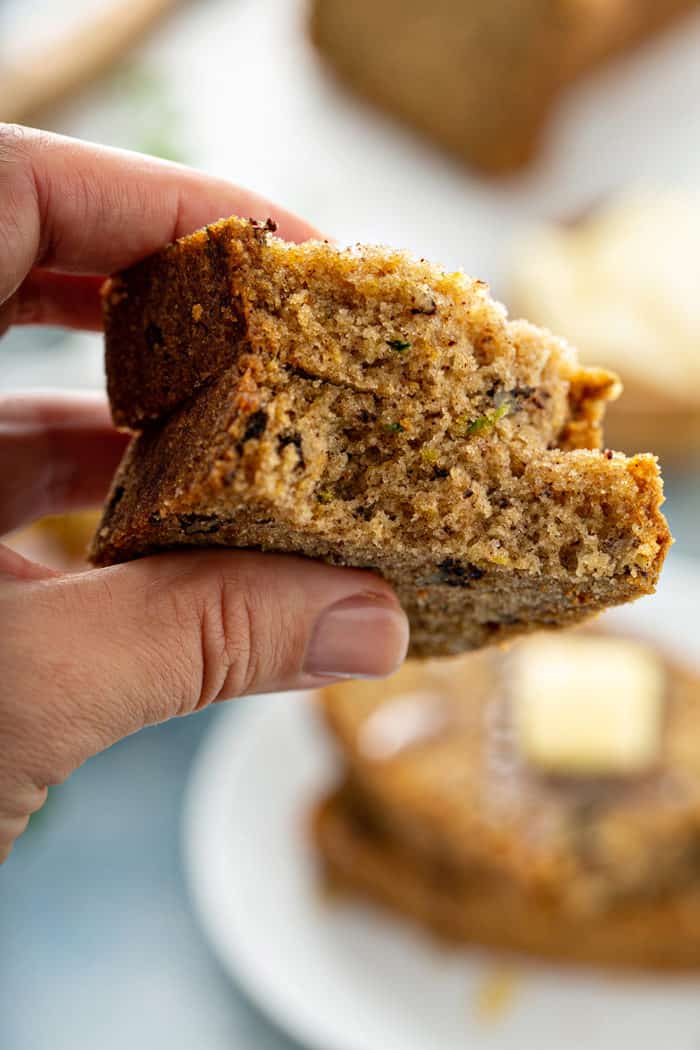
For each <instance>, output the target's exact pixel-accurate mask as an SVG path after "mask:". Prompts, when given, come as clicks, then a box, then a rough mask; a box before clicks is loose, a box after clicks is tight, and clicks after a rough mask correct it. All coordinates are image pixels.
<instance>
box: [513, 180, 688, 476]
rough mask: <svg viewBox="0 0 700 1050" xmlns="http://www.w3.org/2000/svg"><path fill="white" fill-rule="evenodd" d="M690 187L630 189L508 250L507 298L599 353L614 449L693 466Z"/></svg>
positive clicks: (595, 356) (582, 348)
mask: <svg viewBox="0 0 700 1050" xmlns="http://www.w3.org/2000/svg"><path fill="white" fill-rule="evenodd" d="M698 244H700V193H692V192H689V191H687V192H683V191H675V192H674V191H670V190H669V191H666V192H661V191H656V192H653V191H651V190H642V189H637V190H630V191H628V192H627V193H622V194H619V195H618V196H616V197H614V198H612V199H610V200H608V201H606V202H604V203H602V204H600V205H599V206H597V207H595V208H593V209H592V210H590V211H588V212H587V213H586V214H585V215H584V216H583V217H582V218H580V219H579V220H577V221H575V222H572V223H562V224H550V225H545V226H543V227H541V228H539V229H535V230H534V231H533V232H532V233H530V234H529V235H527V236H525V237H523V238H522V239H521V240H520V241H519V243H517V244H516V246H515V247H514V250H513V262H512V270H511V275H510V281H509V306H510V307H511V309H512V311H513V312H514V313H515V314H516V315H518V314H522V315H523V316H526V317H528V318H531V319H532V320H533V321H535V322H536V323H537V324H541V325H544V326H545V327H547V328H551V329H553V330H554V331H557V332H561V333H562V334H563V335H565V336H566V338H567V339H570V340H571V341H572V342H573V343H574V345H575V346H576V348H577V349H578V351H579V355H580V357H581V359H582V360H583V361H584V362H585V363H586V364H588V365H594V364H595V363H596V362H598V361H604V362H605V364H606V366H608V367H610V368H613V369H615V371H616V372H617V373H618V374H619V375H620V377H621V379H622V382H623V386H624V396H623V397H622V398H621V399H620V400H619V401H618V402H617V403H616V404H615V405H614V406H612V409H611V411H610V412H609V414H608V415H607V417H606V424H605V438H606V441H607V442H608V444H609V445H610V446H611V447H612V448H621V449H623V450H626V451H629V450H631V449H635V450H637V449H643V450H644V451H649V452H654V453H656V454H657V455H659V456H660V457H661V459H662V461H663V462H664V463H667V464H669V465H673V466H683V465H686V466H691V465H693V463H695V464H697V463H698V462H700V266H699V265H698Z"/></svg>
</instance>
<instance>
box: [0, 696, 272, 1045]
mask: <svg viewBox="0 0 700 1050" xmlns="http://www.w3.org/2000/svg"><path fill="white" fill-rule="evenodd" d="M216 716H217V712H215V711H212V712H207V713H205V714H203V715H198V716H195V717H193V718H190V719H187V720H186V721H181V722H178V723H171V724H169V725H164V726H158V727H156V728H153V729H149V730H146V731H145V732H143V733H140V734H138V735H137V736H134V737H132V738H130V739H129V740H126V741H123V742H122V743H120V744H118V745H117V746H115V747H113V748H112V749H111V750H110V751H108V752H106V753H105V754H103V755H100V756H98V757H97V758H95V759H93V760H92V761H91V762H88V763H87V764H86V765H85V766H84V767H83V768H82V769H81V770H80V771H79V772H78V773H76V774H75V775H74V776H73V777H72V778H71V779H70V780H69V781H68V782H67V783H66V784H65V785H64V786H62V787H61V788H58V789H55V792H54V796H53V798H52V800H51V803H50V806H49V809H48V810H47V812H46V813H45V815H42V817H41V818H40V820H39V821H38V822H37V825H36V827H35V828H33V829H31V830H30V831H29V832H28V833H27V835H26V836H25V837H24V838H23V839H22V840H20V842H19V843H18V845H17V846H16V848H15V851H14V853H13V855H12V857H11V859H10V860H9V861H8V863H7V865H6V866H5V867H4V868H3V869H2V870H0V938H1V943H2V967H1V974H2V976H1V978H0V1046H2V1048H3V1050H10V1048H11V1050H83V1048H85V1050H88V1048H90V1050H96V1048H99V1050H125V1048H127V1047H128V1048H129V1050H137V1048H142V1047H143V1048H148V1050H160V1048H163V1050H166V1048H167V1050H194V1048H197V1050H199V1048H206V1050H224V1048H227V1050H229V1048H231V1047H236V1048H240V1050H244V1048H245V1050H247V1048H251V1050H252V1048H255V1050H289V1048H290V1047H291V1046H292V1044H291V1043H290V1042H289V1041H288V1040H287V1039H286V1038H285V1037H283V1036H281V1035H279V1034H278V1033H277V1032H276V1031H274V1030H273V1029H272V1028H271V1027H270V1026H269V1025H268V1024H267V1022H265V1021H264V1020H263V1019H262V1018H260V1016H259V1015H258V1014H257V1012H255V1011H254V1010H253V1008H252V1007H250V1006H248V1005H247V1003H246V1002H245V1001H244V999H243V997H242V996H241V994H240V993H239V992H238V991H237V990H236V989H235V988H234V987H233V986H232V985H231V983H230V982H229V981H228V979H227V978H226V977H225V976H224V974H223V973H222V971H221V970H220V968H219V966H218V964H217V962H216V961H215V959H214V958H213V957H212V955H211V953H210V951H209V949H208V947H207V945H206V943H205V942H204V941H203V939H202V936H201V934H200V932H199V929H198V928H197V926H196V924H195V920H194V917H193V915H192V912H191V909H190V906H189V902H188V900H187V895H186V891H185V886H184V883H183V875H182V866H181V860H180V808H181V800H182V791H183V786H184V784H185V781H186V777H187V772H188V769H189V766H190V762H191V760H192V756H193V754H194V752H195V750H196V748H197V744H198V742H199V740H200V738H201V736H202V733H203V732H204V731H205V729H206V728H207V726H209V725H211V724H212V721H213V720H214V719H215V718H216Z"/></svg>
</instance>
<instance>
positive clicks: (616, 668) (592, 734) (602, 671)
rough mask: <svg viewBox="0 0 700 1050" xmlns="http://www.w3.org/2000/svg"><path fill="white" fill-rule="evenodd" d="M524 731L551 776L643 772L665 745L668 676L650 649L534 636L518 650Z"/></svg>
mask: <svg viewBox="0 0 700 1050" xmlns="http://www.w3.org/2000/svg"><path fill="white" fill-rule="evenodd" d="M513 658H514V675H513V686H512V689H513V693H512V696H513V705H514V712H513V713H514V722H515V729H516V736H517V740H518V743H519V747H520V750H521V752H522V753H523V755H524V756H525V758H526V759H527V760H528V762H530V763H531V764H532V765H533V766H535V767H536V768H538V769H539V770H541V771H542V772H545V773H552V774H559V775H570V776H585V775H589V776H592V775H599V776H605V775H608V776H610V775H624V774H632V773H639V772H642V771H644V770H646V769H649V768H650V767H651V766H653V765H654V763H655V762H656V760H657V759H658V756H659V751H660V747H661V720H662V713H663V702H664V691H665V676H664V669H663V665H662V663H661V661H660V660H659V658H658V657H656V656H655V655H654V653H653V652H651V651H650V650H649V649H647V648H646V647H645V646H643V645H641V644H638V643H636V642H632V641H628V640H626V639H620V638H612V637H610V638H603V637H584V636H579V637H566V638H564V637H562V638H559V637H557V636H552V637H546V636H543V637H541V638H533V639H530V640H528V641H526V642H524V643H522V645H521V646H520V647H519V648H518V649H516V650H515V651H514V652H513Z"/></svg>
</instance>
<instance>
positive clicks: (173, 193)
mask: <svg viewBox="0 0 700 1050" xmlns="http://www.w3.org/2000/svg"><path fill="white" fill-rule="evenodd" d="M228 215H241V216H243V217H248V216H253V217H255V218H267V217H268V216H269V217H270V218H272V219H274V220H275V221H276V222H277V225H278V228H279V232H280V236H282V237H284V238H286V239H287V240H292V241H301V240H306V239H307V238H309V237H318V236H319V234H318V232H317V231H316V230H314V229H313V227H311V226H309V225H308V224H307V223H305V222H304V221H303V220H301V219H299V218H297V217H296V216H294V215H292V214H291V213H290V212H288V211H286V210H285V209H283V208H279V207H277V206H276V205H274V204H271V203H270V202H269V201H266V200H265V199H264V198H262V197H259V196H258V195H257V194H255V193H252V192H250V191H249V190H244V189H241V188H240V187H238V186H235V185H233V184H232V183H230V182H227V181H226V180H225V179H219V178H214V177H212V176H210V175H205V174H203V173H201V172H198V171H194V170H192V169H190V168H186V167H183V166H182V165H179V164H172V163H170V162H167V161H160V160H157V159H155V158H153V157H146V156H143V155H142V154H139V153H129V152H127V151H125V150H116V149H109V148H107V147H103V146H95V145H92V144H90V143H86V142H79V141H77V140H74V139H69V138H64V137H63V136H60V135H53V134H48V133H46V132H41V131H37V130H34V129H32V128H22V127H18V126H15V125H8V124H0V304H1V303H2V302H4V301H5V300H7V299H8V298H9V297H10V295H12V294H13V293H14V292H15V291H16V290H17V289H18V288H19V286H20V285H21V283H22V281H23V280H24V278H25V277H26V276H27V274H28V273H29V272H30V270H31V269H32V268H34V267H41V268H47V269H54V270H59V271H61V272H63V273H73V274H98V275H101V274H107V273H111V272H113V271H115V270H120V269H123V268H124V267H125V266H129V265H130V264H131V263H133V262H136V261H137V260H138V259H140V258H142V257H143V256H145V255H149V254H150V253H151V252H153V251H156V250H157V249H158V248H161V247H162V246H163V245H164V244H166V243H167V242H168V241H172V240H175V239H176V238H177V237H181V236H183V235H184V234H185V233H190V232H192V230H195V229H197V228H199V227H200V226H204V225H206V224H207V223H209V222H213V221H214V220H215V219H218V218H223V217H225V216H228Z"/></svg>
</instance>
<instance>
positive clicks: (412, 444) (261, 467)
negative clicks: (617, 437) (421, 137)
mask: <svg viewBox="0 0 700 1050" xmlns="http://www.w3.org/2000/svg"><path fill="white" fill-rule="evenodd" d="M104 300H105V333H106V349H107V383H108V390H109V395H110V401H111V405H112V411H113V414H114V416H115V420H116V422H117V423H119V424H121V425H124V424H126V425H128V426H131V427H134V428H136V429H141V428H142V433H140V434H139V435H138V436H137V437H136V439H135V440H134V442H133V443H132V445H131V447H130V448H129V450H128V451H127V454H126V457H125V459H124V461H123V464H122V466H121V468H120V470H119V473H118V475H117V477H116V479H115V482H114V485H113V488H112V493H111V496H110V499H109V501H108V504H107V507H106V510H105V516H104V520H103V522H102V524H101V526H100V528H99V530H98V532H97V535H96V537H95V543H94V546H93V549H92V557H93V559H94V561H95V562H96V563H97V564H101V565H106V564H111V563H113V562H116V561H124V560H127V559H129V558H134V557H138V556H140V555H143V554H147V553H149V552H151V551H155V550H162V549H167V548H171V547H177V546H184V545H201V546H212V545H223V546H228V547H248V548H254V549H262V550H270V551H280V552H287V553H298V554H303V555H306V556H308V557H313V558H319V559H322V560H325V561H328V562H331V563H332V564H336V565H352V566H359V567H363V568H370V569H374V570H376V571H377V572H379V573H381V574H382V575H383V576H384V577H385V578H386V579H387V580H388V581H389V582H390V583H391V584H392V585H393V586H394V587H395V588H396V590H397V593H398V596H399V599H400V600H401V603H402V605H403V606H404V608H405V609H406V611H407V614H408V616H409V619H410V621H411V652H412V653H413V654H414V655H436V654H440V653H454V652H461V651H463V650H465V649H472V648H478V647H479V646H482V645H486V644H490V643H494V642H499V641H502V640H504V639H506V638H508V637H511V636H513V635H516V634H522V633H524V632H527V631H531V630H533V629H536V628H537V627H541V626H547V625H548V626H553V627H556V626H566V625H569V624H571V623H576V622H579V621H580V620H582V619H586V618H587V617H589V616H591V615H592V614H594V613H595V612H598V611H600V610H601V609H602V608H605V607H606V606H608V605H612V604H619V603H621V602H624V601H629V600H632V599H634V598H636V597H639V596H640V595H642V594H646V593H649V592H651V591H653V590H654V587H655V585H656V581H657V579H658V575H659V572H660V571H661V566H662V563H663V559H664V556H665V553H666V550H667V548H668V546H669V542H670V534H669V532H668V528H667V525H666V522H665V520H664V518H663V515H662V514H661V511H660V505H661V503H662V500H663V496H662V486H661V479H660V477H659V473H658V465H657V463H656V461H655V460H654V459H653V457H649V456H647V457H644V456H642V457H632V458H630V459H627V458H626V457H624V456H622V455H619V454H613V453H607V454H605V453H602V452H601V451H600V436H601V434H600V421H601V417H602V413H603V411H604V407H605V403H606V401H607V400H608V399H610V398H611V397H614V396H615V395H616V393H617V388H618V384H617V381H616V378H615V377H614V376H613V375H611V374H610V373H607V372H604V371H602V370H601V369H595V370H583V371H582V370H581V369H580V368H579V367H578V364H577V360H576V355H575V352H574V351H573V350H572V349H571V348H570V347H569V346H567V345H566V344H564V343H563V342H561V341H560V340H557V339H555V338H554V337H553V336H551V335H549V333H547V334H543V333H542V332H540V331H539V330H538V329H536V328H535V327H534V326H532V325H529V324H527V323H525V322H518V323H517V324H512V323H511V322H509V321H508V319H507V317H506V314H505V311H504V310H503V308H502V307H501V306H500V305H499V304H497V303H495V302H494V301H493V300H492V299H491V298H490V297H489V295H488V290H487V289H486V287H485V285H484V284H483V283H482V282H480V281H475V280H473V279H471V278H468V277H466V276H465V275H464V274H462V273H446V272H445V271H444V270H442V269H441V268H440V267H438V266H434V265H432V264H430V263H428V262H426V261H425V260H416V259H413V258H411V257H410V256H409V255H407V254H406V253H402V252H397V251H394V250H391V249H388V248H381V247H372V246H358V247H356V248H354V249H348V250H344V251H341V250H338V249H336V248H333V247H332V246H330V245H329V244H326V243H322V242H307V243H306V244H300V245H295V244H287V243H285V242H284V241H281V240H279V239H278V238H276V237H273V236H272V233H271V231H270V229H269V228H268V227H267V226H259V225H257V224H255V223H251V222H246V221H243V220H241V219H236V218H233V219H229V220H222V221H221V222H218V223H216V224H214V225H212V226H209V227H208V228H207V229H206V230H201V231H198V232H197V233H194V234H192V235H190V236H188V237H185V238H183V239H182V240H180V241H178V242H177V243H175V244H173V245H170V246H168V247H166V248H165V249H164V250H163V251H161V252H159V253H157V254H156V255H155V256H153V257H151V258H149V259H146V260H144V261H142V262H140V263H138V264H137V265H136V266H134V267H133V268H132V269H130V270H128V271H126V272H125V273H123V274H119V275H117V276H115V277H114V278H113V279H112V280H111V281H110V282H109V283H108V284H107V286H106V289H105V293H104Z"/></svg>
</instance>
